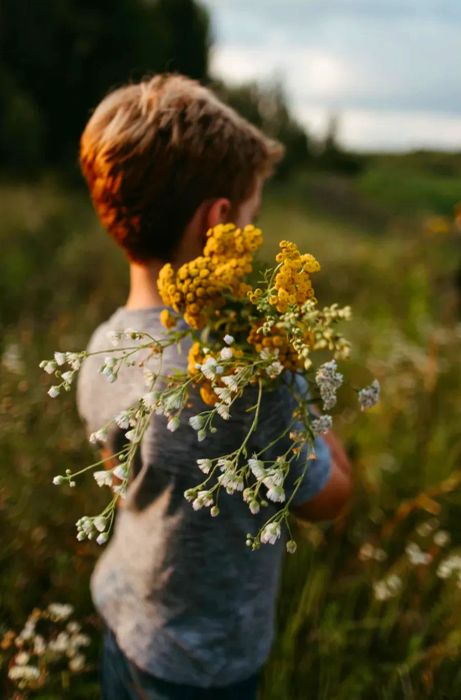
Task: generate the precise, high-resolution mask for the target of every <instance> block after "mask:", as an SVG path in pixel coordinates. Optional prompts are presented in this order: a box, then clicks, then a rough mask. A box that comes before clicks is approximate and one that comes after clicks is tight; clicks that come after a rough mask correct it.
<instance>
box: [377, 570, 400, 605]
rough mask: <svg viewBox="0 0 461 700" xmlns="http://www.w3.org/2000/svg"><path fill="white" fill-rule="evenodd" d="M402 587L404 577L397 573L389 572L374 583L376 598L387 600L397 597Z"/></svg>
mask: <svg viewBox="0 0 461 700" xmlns="http://www.w3.org/2000/svg"><path fill="white" fill-rule="evenodd" d="M401 589H402V579H401V578H400V576H397V574H389V575H388V576H386V577H385V578H383V579H381V580H380V581H375V582H374V584H373V593H374V596H375V598H376V600H379V601H385V600H389V599H390V598H395V597H396V596H397V595H398V594H399V593H400V591H401Z"/></svg>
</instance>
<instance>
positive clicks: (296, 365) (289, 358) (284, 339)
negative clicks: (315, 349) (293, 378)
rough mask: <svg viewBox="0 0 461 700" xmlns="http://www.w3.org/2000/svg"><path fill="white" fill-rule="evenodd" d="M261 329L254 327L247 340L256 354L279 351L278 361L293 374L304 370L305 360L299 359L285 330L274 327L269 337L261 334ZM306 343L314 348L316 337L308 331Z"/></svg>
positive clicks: (305, 337) (305, 335) (305, 336)
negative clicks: (264, 351)
mask: <svg viewBox="0 0 461 700" xmlns="http://www.w3.org/2000/svg"><path fill="white" fill-rule="evenodd" d="M259 328H260V326H258V325H255V326H253V327H252V328H251V331H250V334H249V336H248V338H247V341H248V342H249V343H250V345H253V347H254V348H255V350H256V352H258V353H259V352H261V351H262V350H264V349H265V348H267V349H268V350H275V349H277V350H278V351H279V352H278V360H279V361H280V362H281V364H282V365H283V366H284V367H286V369H289V370H292V371H293V372H295V371H296V370H299V369H303V367H304V360H303V359H302V358H300V357H299V355H298V353H297V352H296V350H295V349H294V348H293V346H292V345H291V343H290V341H289V338H288V336H287V333H286V331H285V329H284V328H277V326H273V327H272V328H271V331H270V333H269V334H268V335H263V334H262V333H261V332H259V330H258V329H259ZM304 343H305V345H308V346H311V347H312V346H313V344H314V335H313V334H312V333H310V332H308V331H306V333H305V334H304Z"/></svg>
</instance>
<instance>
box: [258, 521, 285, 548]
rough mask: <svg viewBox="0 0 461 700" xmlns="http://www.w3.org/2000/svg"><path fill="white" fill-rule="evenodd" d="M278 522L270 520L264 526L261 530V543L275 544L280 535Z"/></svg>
mask: <svg viewBox="0 0 461 700" xmlns="http://www.w3.org/2000/svg"><path fill="white" fill-rule="evenodd" d="M280 534H281V529H280V523H277V522H272V523H268V524H267V525H265V526H264V528H263V530H262V532H261V542H262V543H263V544H275V543H276V541H277V540H278V538H279V537H280Z"/></svg>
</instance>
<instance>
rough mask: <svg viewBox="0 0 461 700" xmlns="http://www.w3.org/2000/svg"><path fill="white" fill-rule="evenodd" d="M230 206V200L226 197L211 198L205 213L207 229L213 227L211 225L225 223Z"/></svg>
mask: <svg viewBox="0 0 461 700" xmlns="http://www.w3.org/2000/svg"><path fill="white" fill-rule="evenodd" d="M231 208H232V207H231V203H230V200H229V199H227V198H226V197H219V199H214V200H212V201H211V204H210V205H209V207H208V211H207V213H206V226H207V229H209V228H213V226H217V225H218V224H224V223H226V222H227V220H228V216H229V214H230V211H231Z"/></svg>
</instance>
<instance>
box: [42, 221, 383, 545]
mask: <svg viewBox="0 0 461 700" xmlns="http://www.w3.org/2000/svg"><path fill="white" fill-rule="evenodd" d="M261 243H262V232H261V230H260V229H258V228H256V227H254V226H246V227H245V228H243V229H240V228H237V227H236V226H235V225H234V224H225V225H218V226H215V227H214V228H212V229H210V230H209V231H208V232H207V242H206V245H205V248H204V251H203V255H201V256H200V257H198V258H196V259H194V260H192V261H190V262H187V263H185V264H183V265H182V266H181V267H179V268H178V269H174V268H173V266H172V265H170V264H166V265H165V266H164V267H163V268H162V270H161V272H160V275H159V278H158V289H159V292H160V295H161V297H162V299H163V301H164V304H165V309H164V310H163V311H162V312H161V322H162V324H163V326H164V327H165V333H164V334H162V337H161V338H153V337H152V336H151V335H150V334H149V333H146V332H145V331H143V329H126V330H125V331H123V332H120V333H112V334H111V337H110V338H109V339H108V340H110V341H111V347H110V349H109V350H107V351H105V352H104V353H103V354H104V360H103V362H102V364H101V368H100V371H101V372H102V374H103V375H104V376H105V377H106V379H107V380H108V381H109V382H113V381H116V380H117V376H118V373H119V371H120V368H121V367H122V366H123V365H128V366H133V365H139V366H142V367H143V371H144V378H145V385H146V386H145V393H144V394H143V395H142V396H141V397H139V400H138V401H137V402H136V404H135V405H133V406H130V407H128V408H127V409H126V410H124V411H123V412H122V413H120V414H118V415H116V416H114V418H113V422H115V423H116V424H117V426H118V427H119V428H121V429H123V430H125V431H126V432H125V437H126V443H125V446H124V447H123V448H122V449H121V450H120V451H119V452H117V453H116V454H114V455H113V457H114V458H116V461H117V466H115V467H114V468H113V469H111V470H107V469H102V470H101V469H100V467H101V465H102V464H103V460H101V461H99V462H96V463H95V464H93V465H90V466H88V467H86V468H84V469H81V470H79V471H77V472H74V473H72V471H71V470H69V469H68V470H66V472H65V474H63V475H59V476H56V477H55V478H54V483H55V484H57V485H59V484H69V485H70V486H75V483H76V482H75V478H76V477H77V476H78V475H80V474H81V473H83V472H85V471H87V470H89V469H93V470H94V478H95V479H96V481H97V483H98V484H99V485H100V486H102V485H107V486H109V487H110V488H111V490H112V499H111V501H110V502H109V503H108V505H107V507H106V508H105V509H104V510H103V512H102V513H100V514H99V515H95V516H91V517H90V516H84V517H82V518H81V519H80V520H79V521H78V522H77V538H78V539H79V540H82V539H85V538H88V539H93V538H95V539H96V541H97V542H98V543H99V544H103V543H104V542H106V541H107V538H108V536H109V532H110V529H111V526H112V521H113V518H114V512H115V507H116V503H117V500H118V499H119V498H121V497H123V496H124V494H125V493H126V488H127V484H128V480H129V475H130V468H131V465H132V463H133V460H134V456H135V454H136V451H137V450H138V448H139V446H140V444H141V441H142V439H143V435H144V434H145V432H146V430H147V428H148V426H149V422H150V420H151V417H152V414H153V413H156V414H161V415H163V416H164V417H165V421H166V424H167V428H168V429H169V430H171V431H172V432H174V431H175V430H176V429H177V428H178V427H179V425H180V423H181V416H182V413H183V411H184V409H185V408H186V407H187V406H188V405H190V398H191V396H192V394H193V393H194V392H197V393H199V394H200V397H201V399H202V401H203V404H202V406H203V407H204V410H202V411H200V412H199V413H197V414H196V415H193V416H191V417H190V418H189V423H190V427H191V429H192V430H195V431H196V434H197V439H198V440H199V441H202V440H205V439H206V438H207V436H208V435H209V434H213V433H215V432H216V431H217V430H218V425H219V421H220V420H224V421H228V420H229V419H230V418H231V416H232V410H233V405H234V403H235V402H236V401H237V400H238V399H239V398H240V397H241V396H242V395H243V393H244V392H245V391H246V390H247V389H249V388H250V387H253V389H255V390H256V400H255V402H254V404H253V405H252V406H251V408H250V409H248V410H249V411H250V412H251V414H252V416H251V417H252V419H251V421H250V425H249V429H248V432H247V434H246V436H245V437H244V438H243V439H242V441H241V444H240V445H239V446H238V447H237V449H235V450H234V451H233V452H231V453H229V454H223V455H220V456H219V457H216V458H213V459H209V458H203V459H199V460H198V464H197V467H198V469H200V470H201V472H203V479H202V481H201V483H199V484H198V485H196V486H194V487H193V488H190V489H188V490H186V491H185V493H184V496H185V498H186V499H187V500H188V501H190V502H191V507H192V508H194V509H195V510H198V509H201V508H208V509H209V510H210V515H211V516H213V517H214V516H217V515H219V497H220V493H221V492H222V490H224V491H225V492H227V493H228V494H236V497H241V498H243V500H244V502H245V503H246V504H247V506H248V508H249V510H250V511H251V512H252V513H257V512H259V511H260V509H261V508H263V507H265V506H267V504H268V501H272V502H275V503H278V504H280V507H279V508H278V509H277V510H276V511H275V513H274V514H273V515H272V516H271V517H269V518H268V519H267V521H266V522H265V523H264V525H263V526H262V527H261V528H260V529H259V530H258V532H257V533H256V534H253V535H248V536H247V544H248V546H250V547H252V548H253V549H256V548H258V547H260V546H261V544H266V543H274V542H275V541H276V540H277V539H278V538H279V537H280V534H281V528H282V526H283V525H285V526H287V527H288V529H289V521H288V515H289V506H290V503H291V501H292V499H293V497H294V495H295V493H296V490H297V488H298V487H299V485H300V483H301V481H302V478H303V476H304V475H301V476H300V477H299V478H297V479H296V481H295V483H294V489H292V490H291V491H290V494H289V495H288V494H287V493H286V489H285V488H284V484H285V480H286V478H287V476H288V474H289V472H290V467H291V465H292V463H293V461H294V460H295V459H296V458H297V456H298V455H299V453H300V451H301V448H304V447H305V445H306V444H307V445H309V446H310V447H311V456H315V455H314V453H313V447H314V439H315V436H316V435H318V434H321V433H324V432H326V431H327V430H329V429H330V428H331V426H332V417H331V415H330V414H329V411H330V410H331V409H332V408H333V407H334V405H335V403H336V392H337V390H338V388H339V387H340V386H341V384H342V383H343V375H342V374H341V373H340V372H339V371H338V366H337V361H338V360H344V359H346V358H347V357H348V356H349V352H350V343H349V342H348V341H347V340H346V339H345V337H344V336H343V335H342V333H341V332H340V330H339V329H338V327H337V326H338V323H339V322H341V321H347V320H349V319H350V316H351V311H350V307H348V306H346V307H343V308H341V307H339V306H338V305H337V304H333V305H331V306H327V307H324V308H321V307H319V305H318V302H317V299H316V297H315V293H314V288H313V285H312V275H314V274H315V273H316V272H317V271H318V270H319V269H320V265H319V263H318V261H317V260H316V259H315V257H313V256H312V255H310V254H309V253H304V254H303V253H301V252H300V251H299V250H298V248H297V246H296V245H295V244H294V243H291V242H289V241H282V242H281V243H280V251H279V253H278V254H277V255H276V258H275V264H274V265H273V266H272V267H269V268H268V269H265V270H264V271H263V272H262V274H261V277H260V280H259V282H258V283H257V284H251V283H250V280H251V273H252V271H253V263H254V260H253V258H254V254H255V252H256V251H257V249H258V248H259V247H260V245H261ZM186 337H188V338H190V340H191V341H192V342H191V343H190V350H189V354H188V362H187V369H185V370H182V371H179V370H178V371H177V372H174V373H171V372H170V373H169V374H167V375H166V376H165V375H164V374H163V373H162V355H163V353H164V351H165V349H166V348H167V347H168V346H170V345H174V344H177V343H180V342H181V341H182V340H183V339H184V338H186ZM319 351H322V355H323V356H324V355H325V353H328V354H329V355H330V359H328V360H327V361H324V362H323V363H321V364H319V363H317V366H316V365H315V358H316V354H319ZM89 354H91V353H88V352H86V351H83V352H65V353H63V352H57V353H55V356H54V359H52V360H48V361H44V362H42V363H41V367H42V368H43V369H44V370H45V371H46V372H48V373H49V374H53V375H54V376H55V377H57V379H58V383H56V384H55V385H53V386H52V387H51V388H50V390H49V392H48V393H49V394H50V396H51V397H56V396H58V395H59V394H60V393H61V392H62V391H63V390H64V391H68V390H70V388H71V385H72V382H73V380H74V378H75V375H76V373H77V372H78V371H79V369H80V367H81V364H82V362H83V361H84V360H85V358H86V357H88V355H89ZM287 374H288V375H289V376H290V377H292V378H293V377H295V376H296V375H297V374H299V375H302V377H303V378H304V380H306V381H307V383H308V385H309V386H310V388H311V392H310V394H308V395H306V394H305V393H302V392H299V391H297V390H296V388H295V387H296V384H295V383H294V382H291V383H290V382H289V383H288V386H289V387H291V390H292V392H293V397H294V406H295V408H294V410H293V415H292V424H291V425H288V426H287V428H286V430H284V432H283V433H282V434H281V435H279V436H277V435H275V436H274V439H273V441H272V442H271V445H270V446H271V447H274V445H277V442H278V441H281V440H282V438H286V435H287V434H288V435H289V438H290V448H289V450H288V451H286V449H284V450H283V451H281V453H280V454H279V455H278V456H277V457H276V458H275V459H271V460H269V459H267V447H268V446H265V447H264V448H262V449H261V450H260V451H259V452H256V453H252V452H250V451H249V447H248V446H249V441H250V438H251V436H252V435H253V434H254V433H255V431H257V429H258V423H259V419H260V408H261V401H262V397H263V393H264V392H266V391H270V390H273V389H274V388H276V387H277V386H279V385H280V383H281V382H282V381H285V383H286V376H287ZM379 390H380V387H379V383H378V381H377V380H374V381H373V383H372V384H371V385H370V386H368V387H365V388H363V389H361V390H360V391H358V392H357V393H358V399H359V402H360V405H361V407H362V409H363V408H369V407H371V406H373V405H374V404H375V403H377V401H378V399H379ZM312 404H317V405H318V410H317V411H315V412H312V410H311V405H312ZM109 429H110V425H109V424H108V425H105V426H101V428H100V429H99V430H98V431H97V432H96V433H93V435H91V436H90V440H91V441H92V442H94V443H101V442H104V441H105V439H106V438H107V435H108V431H109ZM219 429H223V428H222V427H221V428H219ZM280 444H281V443H280ZM285 444H286V443H284V445H285ZM308 467H309V462H308V461H307V460H306V465H305V470H307V469H308ZM113 477H116V480H115V479H114V478H113ZM115 481H117V483H114V482H115ZM295 548H296V545H295V543H294V541H293V540H292V539H289V540H288V543H287V549H288V551H294V550H295Z"/></svg>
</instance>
